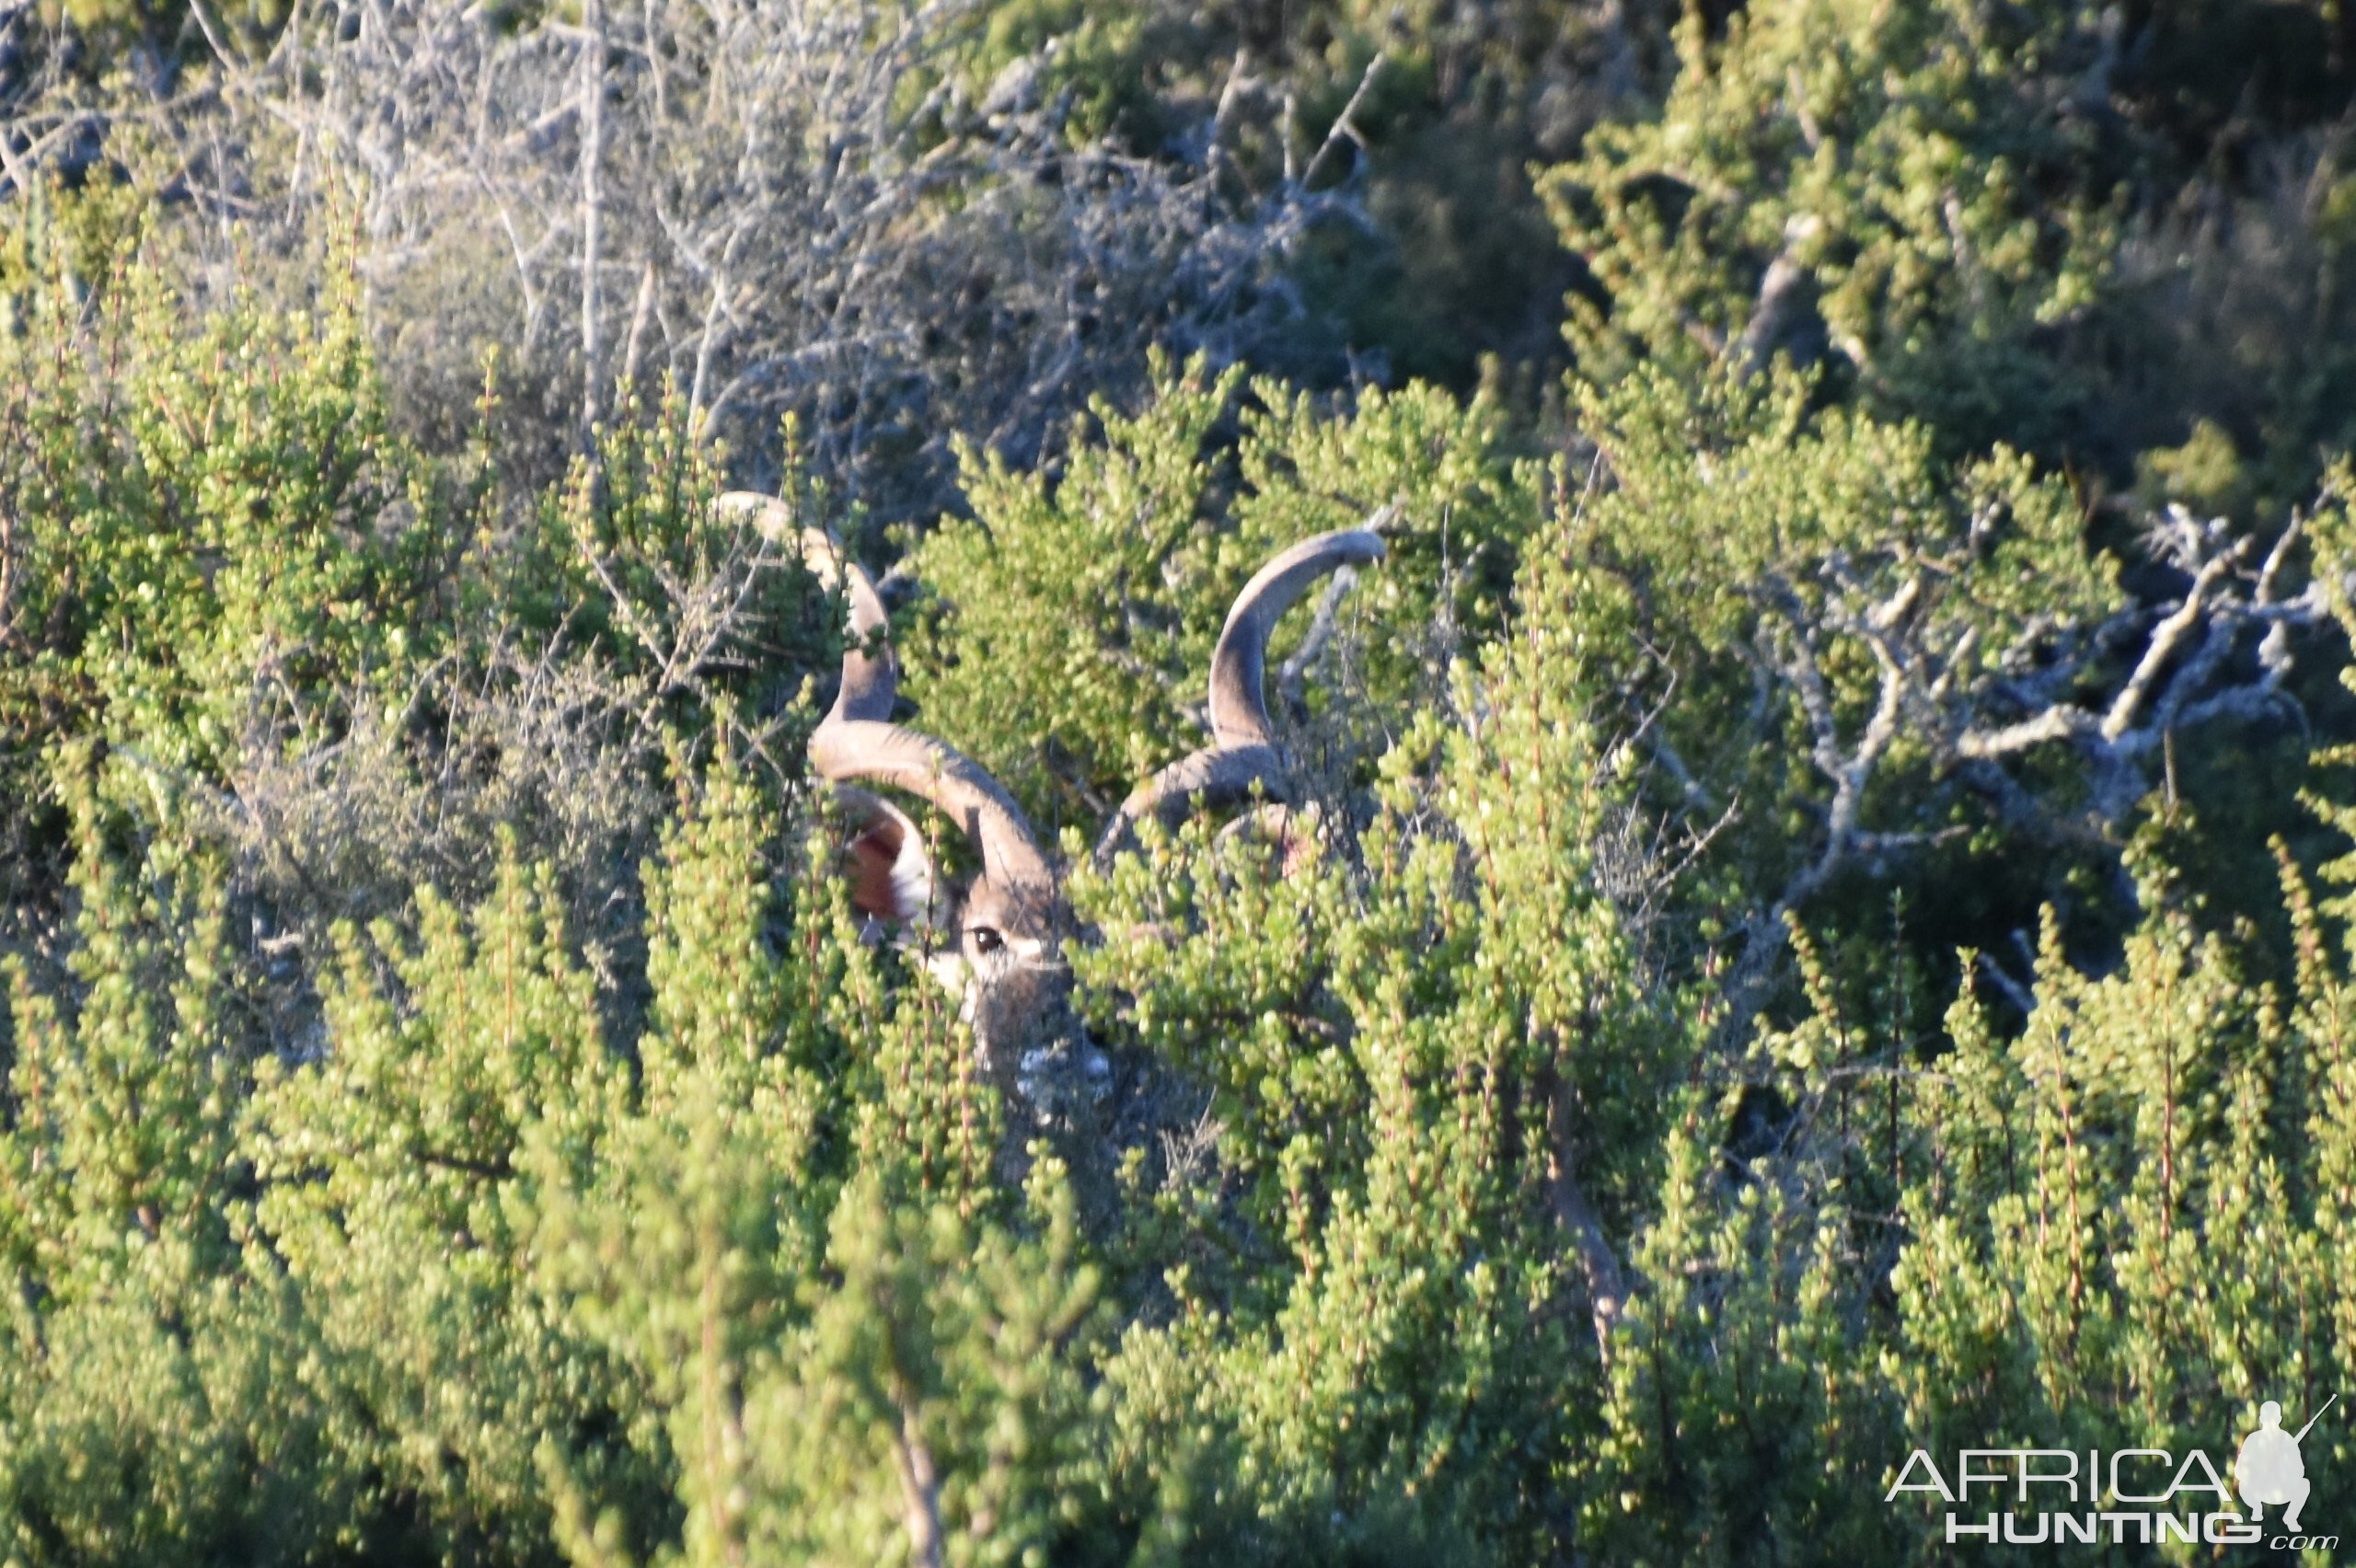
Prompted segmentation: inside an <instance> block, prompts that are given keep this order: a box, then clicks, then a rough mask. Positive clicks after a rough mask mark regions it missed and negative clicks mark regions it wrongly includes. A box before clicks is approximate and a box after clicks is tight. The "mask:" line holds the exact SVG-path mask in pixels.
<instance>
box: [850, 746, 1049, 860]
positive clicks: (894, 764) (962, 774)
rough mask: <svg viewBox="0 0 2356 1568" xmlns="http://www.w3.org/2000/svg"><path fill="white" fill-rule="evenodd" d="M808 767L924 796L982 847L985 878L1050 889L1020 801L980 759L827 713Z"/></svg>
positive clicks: (852, 779) (1040, 854)
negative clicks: (991, 773) (983, 765)
mask: <svg viewBox="0 0 2356 1568" xmlns="http://www.w3.org/2000/svg"><path fill="white" fill-rule="evenodd" d="M809 755H810V767H811V768H812V769H813V770H814V772H816V773H817V774H818V775H819V777H821V778H825V779H826V780H827V781H828V782H830V783H836V784H854V783H859V784H881V785H886V786H888V787H890V788H892V789H895V790H907V792H908V793H909V794H911V795H916V796H918V797H920V798H921V799H923V800H925V801H928V802H930V804H931V805H933V806H934V807H935V808H937V809H938V810H940V811H941V813H942V814H944V815H946V816H948V817H950V818H951V819H952V820H953V821H954V822H955V823H956V824H957V825H958V826H960V827H961V828H963V829H964V830H965V835H966V836H967V837H968V838H970V839H971V840H972V841H973V843H974V846H975V847H976V848H977V849H979V850H980V851H981V856H982V876H983V878H984V880H986V881H987V882H992V883H995V884H996V885H998V886H1000V887H1005V888H1016V887H1028V888H1034V889H1036V890H1038V892H1039V894H1041V895H1042V896H1052V894H1053V890H1054V888H1055V873H1054V871H1053V870H1051V869H1050V868H1049V866H1048V864H1047V859H1046V857H1045V855H1043V854H1042V853H1040V850H1039V841H1038V837H1037V836H1036V835H1034V833H1033V832H1032V831H1031V824H1030V822H1029V821H1028V820H1027V819H1026V818H1025V817H1024V816H1023V814H1022V807H1021V806H1019V805H1017V804H1016V803H1015V801H1014V797H1013V796H1011V795H1010V794H1008V793H1007V792H1006V790H1005V787H1004V786H1002V785H1001V784H999V781H998V780H997V779H995V778H991V777H990V776H989V774H988V772H987V770H985V769H984V768H983V767H982V766H981V765H980V764H979V763H976V762H975V761H974V760H973V759H972V758H970V757H968V756H966V755H964V753H962V752H960V751H958V750H957V749H956V748H955V747H954V746H952V745H948V744H944V743H942V742H940V741H936V740H934V739H933V738H932V737H931V736H930V735H921V734H918V732H915V731H914V730H908V729H904V728H902V727H901V726H899V725H897V724H891V723H885V722H883V721H877V720H871V719H849V720H837V719H834V718H831V717H830V718H828V719H827V720H826V721H825V722H824V723H822V724H820V725H819V726H818V728H817V729H816V730H815V731H814V732H812V733H811V736H810V746H809Z"/></svg>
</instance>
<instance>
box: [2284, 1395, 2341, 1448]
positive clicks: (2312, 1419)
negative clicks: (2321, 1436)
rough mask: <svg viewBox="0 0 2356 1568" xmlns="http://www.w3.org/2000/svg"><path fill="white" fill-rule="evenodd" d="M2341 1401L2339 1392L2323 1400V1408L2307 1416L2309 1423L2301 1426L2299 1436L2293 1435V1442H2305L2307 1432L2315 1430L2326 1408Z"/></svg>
mask: <svg viewBox="0 0 2356 1568" xmlns="http://www.w3.org/2000/svg"><path fill="white" fill-rule="evenodd" d="M2338 1403H2339V1395H2338V1394H2334V1395H2332V1396H2331V1398H2329V1399H2327V1400H2326V1401H2323V1410H2319V1411H2317V1412H2315V1414H2313V1415H2311V1416H2309V1417H2307V1424H2306V1425H2304V1426H2302V1427H2300V1428H2299V1432H2298V1435H2297V1436H2295V1437H2292V1439H2291V1441H2292V1442H2293V1443H2299V1442H2304V1441H2305V1439H2306V1435H2307V1434H2308V1433H2310V1432H2312V1431H2314V1430H2315V1424H2316V1422H2318V1421H2321V1420H2322V1419H2323V1412H2324V1411H2325V1410H2329V1409H2330V1408H2331V1407H2332V1406H2333V1405H2336V1404H2338Z"/></svg>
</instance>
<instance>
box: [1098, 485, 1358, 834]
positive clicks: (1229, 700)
mask: <svg viewBox="0 0 2356 1568" xmlns="http://www.w3.org/2000/svg"><path fill="white" fill-rule="evenodd" d="M1392 512H1393V509H1392V508H1385V509H1384V510H1383V512H1381V513H1377V514H1376V516H1375V517H1374V518H1373V519H1370V521H1373V522H1380V520H1381V519H1382V518H1383V517H1385V516H1387V515H1391V514H1392ZM1384 553H1385V549H1384V546H1383V543H1382V536H1381V535H1380V534H1378V533H1376V532H1375V531H1374V529H1373V528H1371V527H1357V528H1336V529H1334V531H1333V532H1331V533H1326V534H1319V535H1317V536H1314V537H1312V538H1307V539H1303V540H1301V541H1300V542H1299V544H1297V545H1293V546H1292V547H1290V548H1288V549H1285V550H1283V551H1281V552H1279V553H1278V554H1277V555H1276V557H1274V558H1273V559H1270V560H1269V561H1268V563H1267V564H1266V565H1265V566H1263V567H1262V568H1261V569H1260V570H1259V571H1256V572H1254V573H1253V576H1252V580H1251V581H1250V582H1246V583H1245V584H1244V585H1243V591H1242V593H1241V594H1237V595H1236V596H1235V605H1234V607H1233V608H1231V609H1230V610H1229V611H1228V613H1227V622H1226V624H1225V625H1224V626H1222V627H1221V628H1219V634H1218V646H1217V647H1216V648H1214V649H1213V650H1212V651H1211V676H1210V721H1211V744H1209V745H1207V746H1205V747H1204V748H1203V749H1202V750H1200V751H1197V752H1195V753H1194V754H1192V755H1188V756H1184V757H1181V758H1179V759H1178V760H1177V761H1176V762H1173V763H1172V764H1171V765H1170V766H1169V767H1164V768H1162V769H1161V771H1159V772H1157V773H1156V774H1154V775H1153V777H1152V778H1149V779H1147V780H1146V781H1145V782H1144V783H1142V784H1140V785H1138V787H1137V788H1136V789H1135V790H1131V791H1130V792H1129V798H1128V799H1127V800H1126V801H1122V802H1121V809H1120V810H1119V811H1117V812H1115V813H1113V820H1112V821H1111V822H1109V823H1107V824H1105V828H1104V834H1103V837H1101V838H1099V839H1098V840H1097V844H1096V859H1097V862H1098V864H1100V865H1103V864H1104V863H1106V862H1109V861H1110V860H1111V859H1112V857H1113V855H1114V853H1115V852H1116V851H1117V850H1119V849H1120V848H1121V847H1122V846H1123V845H1124V844H1126V842H1127V841H1128V837H1129V835H1130V834H1131V832H1133V831H1134V830H1135V828H1136V826H1137V824H1138V823H1139V822H1141V821H1143V820H1144V819H1145V818H1146V817H1148V816H1152V817H1156V818H1159V819H1160V820H1161V822H1162V823H1163V824H1165V825H1167V826H1172V827H1175V826H1176V825H1177V824H1178V823H1179V822H1181V821H1183V820H1184V818H1185V815H1186V813H1189V812H1192V811H1195V810H1197V809H1199V808H1202V807H1211V808H1215V809H1216V808H1218V807H1223V806H1229V805H1233V804H1236V803H1238V802H1240V801H1243V800H1244V799H1246V798H1248V797H1249V796H1250V794H1251V792H1252V790H1253V789H1254V788H1257V789H1259V790H1263V791H1264V792H1265V794H1266V795H1267V796H1268V798H1269V799H1271V800H1276V801H1286V800H1289V799H1290V791H1289V790H1288V788H1287V786H1286V783H1285V758H1284V754H1283V753H1282V752H1281V751H1279V750H1278V749H1277V747H1276V729H1275V726H1274V725H1273V724H1272V723H1271V722H1270V721H1269V719H1268V706H1267V698H1266V696H1265V686H1266V679H1267V664H1268V636H1269V634H1270V633H1271V632H1273V631H1274V630H1275V629H1276V622H1277V621H1278V620H1280V619H1281V618H1283V616H1284V613H1285V612H1286V611H1287V610H1288V609H1290V608H1291V607H1292V606H1293V604H1294V602H1295V601H1296V600H1298V599H1299V597H1300V595H1301V594H1302V593H1303V592H1304V591H1305V590H1306V589H1307V588H1308V587H1309V585H1310V584H1311V582H1316V581H1317V580H1318V579H1319V578H1321V577H1322V576H1324V575H1326V574H1327V573H1329V572H1333V571H1340V570H1341V569H1342V568H1343V567H1345V566H1365V565H1368V564H1369V563H1370V562H1373V561H1378V560H1380V559H1382V557H1383V555H1384Z"/></svg>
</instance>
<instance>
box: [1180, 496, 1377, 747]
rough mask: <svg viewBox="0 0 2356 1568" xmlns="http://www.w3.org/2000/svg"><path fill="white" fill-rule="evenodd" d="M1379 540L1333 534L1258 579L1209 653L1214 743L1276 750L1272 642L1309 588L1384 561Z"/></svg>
mask: <svg viewBox="0 0 2356 1568" xmlns="http://www.w3.org/2000/svg"><path fill="white" fill-rule="evenodd" d="M1383 553H1384V548H1383V543H1382V536H1381V535H1380V534H1377V533H1376V532H1374V530H1373V529H1371V528H1336V529H1334V531H1333V532H1332V533H1329V534H1320V535H1318V536H1315V537H1314V538H1309V539H1303V540H1301V541H1300V542H1299V544H1297V545H1294V546H1293V547H1292V548H1289V549H1287V550H1285V551H1283V552H1282V553H1280V554H1279V555H1277V556H1276V558H1275V559H1272V560H1270V561H1269V562H1268V563H1267V565H1265V566H1264V567H1262V568H1261V569H1260V570H1259V571H1257V572H1254V573H1253V577H1252V581H1251V582H1247V583H1245V584H1244V585H1243V592H1242V593H1241V594H1237V595H1236V596H1235V607H1234V608H1232V609H1230V610H1229V611H1228V613H1227V624H1226V625H1225V626H1223V627H1221V628H1219V634H1218V646H1217V647H1216V648H1214V649H1213V650H1212V651H1211V683H1210V720H1211V738H1212V739H1213V741H1214V742H1216V743H1217V744H1218V745H1220V746H1222V747H1235V746H1251V745H1262V746H1265V745H1273V744H1275V743H1276V734H1275V730H1274V727H1273V726H1272V725H1271V724H1270V723H1269V721H1268V706H1267V700H1266V698H1265V693H1264V690H1263V688H1264V686H1265V680H1266V674H1267V663H1268V637H1269V634H1270V633H1271V632H1273V631H1275V630H1276V622H1277V621H1278V620H1280V619H1282V618H1283V617H1284V613H1285V612H1286V611H1287V610H1288V609H1290V608H1292V606H1293V602H1294V601H1295V600H1297V599H1299V597H1300V595H1301V594H1302V592H1303V591H1304V590H1306V589H1307V588H1308V586H1309V585H1310V584H1311V582H1316V581H1317V580H1318V579H1319V578H1321V577H1322V576H1324V575H1325V574H1326V573H1328V572H1331V571H1340V570H1341V569H1342V568H1343V567H1345V566H1365V565H1367V564H1368V563H1369V562H1371V561H1378V560H1380V559H1382V557H1383Z"/></svg>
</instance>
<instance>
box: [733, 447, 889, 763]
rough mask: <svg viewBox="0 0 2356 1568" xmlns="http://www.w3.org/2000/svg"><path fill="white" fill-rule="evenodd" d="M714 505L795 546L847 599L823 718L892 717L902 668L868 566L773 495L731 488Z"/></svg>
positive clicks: (806, 564)
mask: <svg viewBox="0 0 2356 1568" xmlns="http://www.w3.org/2000/svg"><path fill="white" fill-rule="evenodd" d="M716 504H717V505H718V506H719V507H720V508H721V510H722V513H726V514H733V515H738V516H744V517H749V518H750V519H751V521H752V524H753V526H754V527H755V528H756V530H758V531H759V533H760V535H761V536H762V537H763V538H765V539H767V540H768V541H769V542H770V543H772V544H775V545H781V546H786V547H789V548H792V549H793V550H795V551H796V552H797V553H798V554H799V555H800V556H801V558H802V564H803V566H804V567H806V568H808V569H809V571H810V573H811V575H813V576H814V577H815V578H817V580H818V582H819V583H820V584H821V585H822V586H824V587H825V588H826V591H827V592H828V593H839V594H842V596H843V598H844V600H845V601H846V603H847V605H848V607H849V611H850V627H849V636H848V637H847V638H846V639H845V640H844V642H843V668H842V680H841V682H840V684H839V685H838V686H837V688H836V691H835V705H834V706H833V707H832V708H830V709H827V710H826V721H827V722H829V723H833V722H837V721H849V720H879V721H880V720H888V719H890V718H891V717H892V706H893V704H894V702H895V700H897V698H898V696H899V687H900V667H899V662H898V660H897V659H896V658H895V656H894V654H893V652H892V643H891V640H890V636H889V634H890V631H891V624H892V621H891V617H890V616H889V615H888V614H886V613H885V611H884V608H883V595H882V594H878V593H877V592H876V591H875V580H874V579H873V578H872V577H870V576H868V574H867V569H866V568H865V567H863V566H861V565H860V564H859V562H858V561H856V560H854V559H851V554H850V552H849V550H846V549H844V548H843V545H842V541H841V540H840V539H837V538H836V537H835V536H834V535H833V534H832V533H831V532H830V531H828V530H827V529H825V528H818V527H812V526H810V525H805V524H802V523H798V522H797V521H795V519H794V515H793V511H792V508H791V507H789V506H788V505H786V503H785V502H782V501H780V500H778V499H777V498H776V497H775V496H767V495H756V494H755V493H754V492H753V491H751V490H730V491H729V492H728V493H727V494H725V495H722V497H720V499H719V501H718V502H716Z"/></svg>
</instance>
